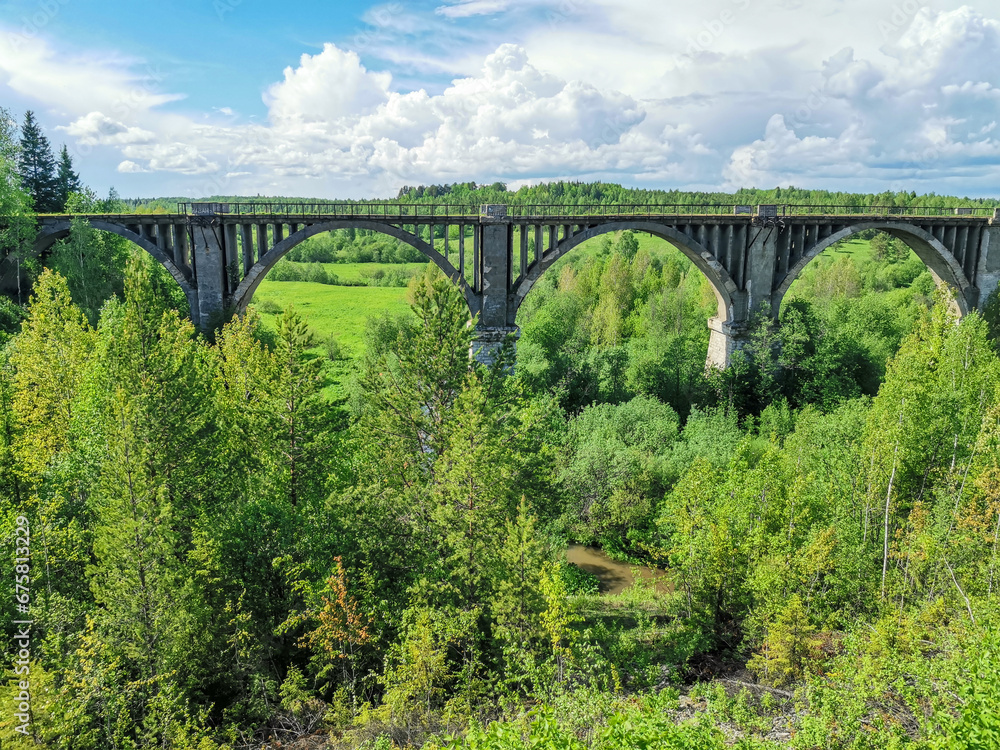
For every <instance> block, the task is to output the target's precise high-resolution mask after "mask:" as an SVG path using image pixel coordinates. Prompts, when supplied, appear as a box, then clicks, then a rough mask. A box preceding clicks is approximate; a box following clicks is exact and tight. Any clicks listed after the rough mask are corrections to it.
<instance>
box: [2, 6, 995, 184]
mask: <svg viewBox="0 0 1000 750" xmlns="http://www.w3.org/2000/svg"><path fill="white" fill-rule="evenodd" d="M0 106H4V107H6V108H7V109H9V110H11V111H12V112H13V113H14V114H15V116H17V117H18V118H20V117H21V116H22V115H23V113H24V111H25V110H28V109H30V110H33V111H34V112H35V113H36V115H37V116H38V119H39V120H40V122H41V123H42V125H43V126H44V128H45V130H46V133H47V135H48V137H49V139H50V141H51V142H52V143H53V146H54V147H55V148H58V147H59V146H60V145H61V144H63V143H65V144H66V145H67V146H68V147H69V149H70V152H71V153H72V154H73V155H74V161H75V163H76V165H77V167H78V169H79V170H80V172H81V173H82V176H83V178H84V181H85V182H87V183H88V184H90V185H92V186H93V187H94V188H96V189H97V190H98V191H99V192H104V191H106V190H107V189H108V188H109V187H111V186H112V185H113V186H115V187H116V188H117V190H118V191H119V192H120V193H121V194H123V195H126V196H157V195H177V196H182V195H183V196H191V197H201V196H207V195H213V194H242V195H256V194H264V195H300V196H311V197H323V198H337V197H343V198H363V197H388V196H391V195H395V193H396V191H397V190H398V189H399V187H400V186H402V185H404V184H406V185H416V184H430V183H445V182H468V181H476V182H494V181H496V180H502V181H505V182H507V183H508V184H509V185H511V186H514V187H516V186H519V185H522V184H530V183H536V182H541V181H550V180H555V179H568V180H583V181H591V180H607V181H612V182H620V183H623V184H626V185H630V186H637V187H655V188H681V189H707V188H710V189H720V188H721V189H726V190H729V189H734V188H737V187H741V186H746V187H751V186H756V187H774V186H776V185H781V186H787V185H795V186H798V187H808V188H825V189H831V190H847V191H853V192H881V191H883V190H893V191H896V190H916V191H917V192H929V191H935V192H938V193H949V194H958V195H962V196H965V195H968V196H973V197H977V196H983V197H997V196H1000V128H998V125H997V122H998V120H1000V0H984V1H983V2H978V3H976V4H971V5H959V4H955V3H947V2H937V1H933V0H932V1H928V2H922V1H921V0H892V1H890V0H700V1H699V2H689V1H685V2H674V1H673V0H588V1H586V2H584V1H583V0H434V1H431V2H424V1H423V0H417V1H415V2H389V3H383V4H372V3H367V2H352V1H348V2H313V1H311V0H307V1H299V0H295V1H294V2H288V3H275V2H273V1H272V0H268V1H267V2H264V0H175V1H174V2H170V3H136V2H134V0H133V1H131V2H128V3H126V2H120V1H119V0H103V1H101V2H94V1H90V0H31V1H22V0H0Z"/></svg>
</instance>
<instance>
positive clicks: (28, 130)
mask: <svg viewBox="0 0 1000 750" xmlns="http://www.w3.org/2000/svg"><path fill="white" fill-rule="evenodd" d="M18 172H19V173H20V175H21V184H22V185H23V186H24V189H25V190H26V191H27V192H28V194H29V195H31V199H32V202H33V204H34V208H35V210H36V211H38V212H39V213H54V212H56V211H59V210H60V209H61V208H62V207H63V204H62V203H60V194H59V182H58V175H57V173H56V160H55V156H53V154H52V147H51V146H50V145H49V139H48V138H46V137H45V134H44V133H43V132H42V128H41V126H40V125H39V124H38V121H37V120H36V119H35V113H34V112H32V111H31V110H28V111H27V112H25V113H24V123H23V124H22V125H21V144H20V148H19V149H18Z"/></svg>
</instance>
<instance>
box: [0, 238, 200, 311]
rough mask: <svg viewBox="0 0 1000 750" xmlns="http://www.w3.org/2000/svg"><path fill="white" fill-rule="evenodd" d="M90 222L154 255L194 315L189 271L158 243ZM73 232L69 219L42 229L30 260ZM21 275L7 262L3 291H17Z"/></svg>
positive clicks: (0, 273)
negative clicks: (182, 294) (181, 293)
mask: <svg viewBox="0 0 1000 750" xmlns="http://www.w3.org/2000/svg"><path fill="white" fill-rule="evenodd" d="M88 223H89V225H90V228H91V229H92V230H94V231H96V232H100V233H107V234H112V235H116V236H118V237H121V238H123V239H126V240H128V241H129V242H130V243H132V245H134V246H136V247H138V248H139V249H140V250H142V251H144V252H145V253H146V254H147V255H149V256H151V257H152V258H153V259H154V260H155V261H156V262H157V263H158V264H159V265H160V266H161V267H162V268H163V269H164V270H165V271H166V272H167V273H168V274H169V275H170V277H171V278H172V279H173V281H174V282H175V283H176V284H177V287H178V288H179V289H180V290H181V291H182V292H183V293H184V296H185V298H186V299H187V303H188V306H189V308H190V309H191V311H192V312H193V311H194V310H196V309H197V290H196V288H195V286H194V284H193V283H192V274H191V271H190V269H188V268H185V267H183V266H181V265H178V264H177V263H175V262H174V258H172V257H171V256H170V255H168V253H167V252H165V251H164V250H163V249H162V248H161V247H160V246H159V245H157V243H156V242H155V241H152V240H150V239H149V238H147V237H143V236H142V235H141V234H139V233H137V232H135V231H132V230H131V229H129V228H128V227H126V226H124V225H122V224H118V223H116V222H113V221H106V220H102V219H89V220H88ZM71 231H72V223H71V222H70V221H68V220H67V221H59V222H57V223H55V224H47V225H45V226H43V227H42V228H41V229H40V230H39V232H38V234H37V235H36V237H35V242H34V244H33V246H32V250H31V257H32V258H40V257H42V256H44V255H46V254H47V253H50V252H51V251H52V248H53V247H54V246H55V245H56V243H58V242H59V241H60V240H65V239H67V238H68V237H69V236H70V233H71ZM20 274H21V269H20V266H19V265H17V264H15V263H10V262H8V263H7V264H6V267H3V268H2V271H0V288H2V289H4V290H7V291H9V290H12V289H16V288H17V285H18V283H19V278H18V277H19V275H20Z"/></svg>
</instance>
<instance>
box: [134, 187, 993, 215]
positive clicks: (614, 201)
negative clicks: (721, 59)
mask: <svg viewBox="0 0 1000 750" xmlns="http://www.w3.org/2000/svg"><path fill="white" fill-rule="evenodd" d="M189 200H190V199H189V198H156V199H150V200H135V201H128V203H129V204H130V205H134V206H135V210H136V211H139V212H146V211H148V212H151V213H160V212H162V213H172V212H175V211H177V210H178V204H179V203H184V202H188V201H189ZM198 200H203V201H211V202H222V203H225V202H230V203H235V202H243V203H253V202H260V203H283V204H297V203H323V202H330V203H390V204H393V203H421V204H431V203H451V204H465V205H469V206H476V205H479V204H483V203H506V204H511V205H518V204H520V205H525V204H527V205H545V204H557V205H567V206H578V205H606V206H616V205H676V206H697V205H735V204H747V205H757V204H760V203H779V204H788V205H811V206H859V207H860V206H887V207H893V208H909V207H916V206H920V207H928V208H952V207H955V206H974V207H980V208H996V207H998V206H1000V200H998V199H995V198H970V197H958V196H953V195H938V194H936V193H925V194H919V195H918V194H917V193H916V191H912V190H911V191H905V190H904V191H898V192H893V191H889V190H886V191H883V192H881V193H847V192H839V191H838V192H831V191H829V190H808V189H804V188H797V187H785V188H783V187H775V188H773V189H760V188H756V187H751V188H741V189H739V190H737V191H735V192H732V193H726V192H721V191H719V192H707V191H686V190H647V189H639V188H628V187H624V186H622V185H615V184H612V183H606V182H564V181H558V182H545V183H540V184H538V185H532V186H530V187H522V188H520V189H518V190H516V191H511V190H508V189H507V185H506V184H505V183H503V182H494V183H492V184H489V185H485V184H483V185H478V184H476V183H474V182H457V183H454V184H451V185H420V186H416V187H413V186H409V185H406V186H403V187H402V188H401V189H400V190H399V192H398V193H397V194H396V197H395V198H394V199H389V200H386V199H381V198H373V199H363V200H329V199H321V198H289V197H283V196H259V195H258V196H256V197H247V196H221V195H214V196H210V197H206V198H200V199H198Z"/></svg>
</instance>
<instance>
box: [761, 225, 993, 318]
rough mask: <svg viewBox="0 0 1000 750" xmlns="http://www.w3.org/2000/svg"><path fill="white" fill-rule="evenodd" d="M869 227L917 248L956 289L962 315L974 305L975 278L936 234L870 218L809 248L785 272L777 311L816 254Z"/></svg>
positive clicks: (937, 276) (940, 279) (775, 297)
mask: <svg viewBox="0 0 1000 750" xmlns="http://www.w3.org/2000/svg"><path fill="white" fill-rule="evenodd" d="M867 229H877V230H879V231H882V232H885V233H886V234H890V235H892V236H893V237H895V238H897V239H899V240H902V241H903V243H904V244H905V245H906V246H907V247H909V248H910V249H911V250H913V252H914V253H915V254H916V256H917V257H918V258H920V260H921V261H922V262H923V264H924V265H925V266H926V267H927V270H928V271H930V273H931V276H933V277H934V281H935V283H936V284H938V286H940V285H942V284H944V285H946V286H948V287H949V288H951V289H953V290H954V291H955V292H956V294H955V295H954V302H953V304H954V308H955V312H956V313H957V314H958V315H959V316H965V315H966V314H967V313H968V312H969V310H970V309H971V308H972V307H973V304H972V303H971V302H970V297H972V296H973V295H974V292H975V288H974V287H973V285H972V282H970V281H969V279H968V277H967V276H966V275H965V271H964V270H962V266H961V265H960V264H959V262H958V260H957V259H956V258H955V256H954V255H952V253H951V251H950V250H948V248H947V247H945V245H944V244H943V243H942V242H941V241H940V240H938V239H937V238H936V237H935V236H934V235H932V234H930V233H929V232H926V231H924V230H923V229H921V228H920V227H918V226H915V225H913V224H906V223H902V222H891V221H866V222H860V223H858V224H852V225H851V226H849V227H845V228H844V229H841V230H840V231H839V232H835V233H833V234H831V235H830V236H829V237H827V238H826V239H823V240H820V241H819V242H817V243H816V244H815V245H813V246H812V247H810V248H807V249H806V251H805V253H804V254H803V256H802V258H800V259H799V261H798V262H797V263H796V264H795V265H794V266H792V267H791V268H790V269H788V273H787V274H785V277H784V278H783V279H782V280H781V283H780V284H778V286H777V288H776V289H775V290H774V293H773V294H772V295H771V304H772V308H773V310H774V313H775V315H777V314H778V313H779V312H780V311H781V304H782V302H783V301H784V299H785V294H787V293H788V290H789V288H791V286H792V283H793V282H794V281H795V280H796V279H797V278H798V277H799V275H800V274H801V273H802V271H803V269H805V267H806V266H807V265H809V263H810V262H811V261H812V260H813V258H815V257H816V256H817V255H819V254H820V253H822V252H823V251H824V250H826V249H827V248H829V247H830V246H831V245H833V244H834V243H836V242H839V241H840V240H843V239H847V238H848V237H852V236H853V235H855V234H858V233H859V232H863V231H865V230H867Z"/></svg>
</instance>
